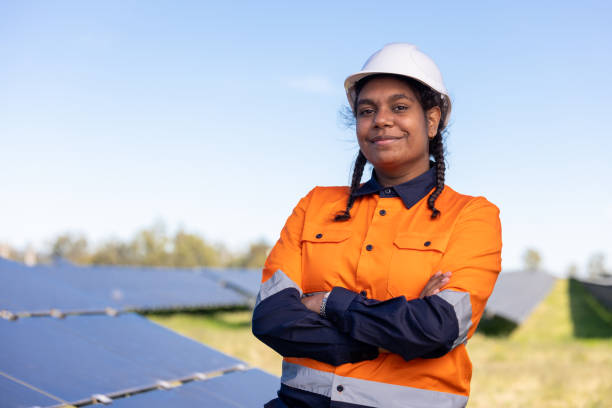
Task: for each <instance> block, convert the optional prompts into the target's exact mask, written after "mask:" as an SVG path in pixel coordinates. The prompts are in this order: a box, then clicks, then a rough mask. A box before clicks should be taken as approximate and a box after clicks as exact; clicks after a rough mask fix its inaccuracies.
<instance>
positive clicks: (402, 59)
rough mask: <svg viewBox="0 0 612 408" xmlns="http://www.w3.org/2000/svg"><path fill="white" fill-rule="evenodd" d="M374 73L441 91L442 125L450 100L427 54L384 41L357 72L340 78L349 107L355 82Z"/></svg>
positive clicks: (411, 46)
mask: <svg viewBox="0 0 612 408" xmlns="http://www.w3.org/2000/svg"><path fill="white" fill-rule="evenodd" d="M375 74H395V75H401V76H405V77H409V78H413V79H416V80H417V81H419V82H421V83H423V84H425V85H427V86H429V87H430V88H432V89H433V90H435V91H437V92H439V93H440V94H442V97H443V98H444V99H446V104H447V105H448V110H447V113H446V118H445V120H444V126H446V124H447V123H448V118H449V117H450V111H451V101H450V97H449V95H448V91H447V90H446V87H445V86H444V81H443V80H442V74H441V73H440V70H439V69H438V66H437V65H436V63H435V62H434V61H433V60H432V59H431V58H429V56H427V55H425V54H424V53H423V52H421V51H419V49H418V48H417V47H416V45H413V44H408V43H391V44H387V45H385V46H384V47H383V48H381V49H380V50H378V51H376V52H375V53H374V54H373V55H372V56H371V57H370V58H368V60H367V61H366V63H365V64H364V65H363V68H361V71H359V72H357V73H355V74H353V75H350V76H348V77H347V78H346V80H345V81H344V89H345V90H346V97H347V98H348V101H349V104H350V105H351V109H353V110H354V109H355V107H354V106H353V102H354V100H355V96H356V95H355V84H356V83H357V82H358V81H359V80H360V79H362V78H365V77H367V76H370V75H375Z"/></svg>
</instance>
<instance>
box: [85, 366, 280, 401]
mask: <svg viewBox="0 0 612 408" xmlns="http://www.w3.org/2000/svg"><path fill="white" fill-rule="evenodd" d="M279 388H280V380H279V379H278V378H277V377H274V376H272V375H270V374H266V373H264V372H263V371H261V370H248V371H235V372H232V373H228V374H225V375H222V376H219V377H215V378H211V379H210V380H205V381H194V382H190V383H185V384H183V385H181V386H180V387H177V388H172V389H170V390H155V391H150V392H146V393H143V394H138V395H133V396H131V397H129V398H119V399H116V400H113V404H112V407H116V408H162V407H163V408H165V407H181V408H192V407H193V408H251V407H252V408H261V407H263V405H264V404H265V403H266V402H268V401H270V400H271V399H274V398H276V391H277V390H278V389H279ZM96 407H102V405H96Z"/></svg>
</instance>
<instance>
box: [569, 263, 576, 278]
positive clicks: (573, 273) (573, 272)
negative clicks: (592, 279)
mask: <svg viewBox="0 0 612 408" xmlns="http://www.w3.org/2000/svg"><path fill="white" fill-rule="evenodd" d="M567 276H568V277H569V278H576V277H578V266H577V265H576V264H571V265H570V266H569V267H568V268H567Z"/></svg>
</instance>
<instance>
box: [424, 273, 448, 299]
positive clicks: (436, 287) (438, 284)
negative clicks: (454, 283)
mask: <svg viewBox="0 0 612 408" xmlns="http://www.w3.org/2000/svg"><path fill="white" fill-rule="evenodd" d="M451 276H452V272H444V273H442V272H440V271H438V272H436V273H434V274H433V275H432V276H431V278H429V281H427V284H426V285H425V287H424V288H423V290H422V291H421V295H420V296H419V298H421V299H422V298H424V297H426V296H433V295H435V294H437V293H439V292H440V289H441V288H442V287H443V286H444V285H446V284H447V283H448V282H449V281H450V278H451Z"/></svg>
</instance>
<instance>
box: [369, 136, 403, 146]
mask: <svg viewBox="0 0 612 408" xmlns="http://www.w3.org/2000/svg"><path fill="white" fill-rule="evenodd" d="M399 139H401V137H397V136H375V137H373V138H371V139H370V140H369V142H370V143H373V144H376V145H386V144H389V143H393V142H395V141H397V140H399Z"/></svg>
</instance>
